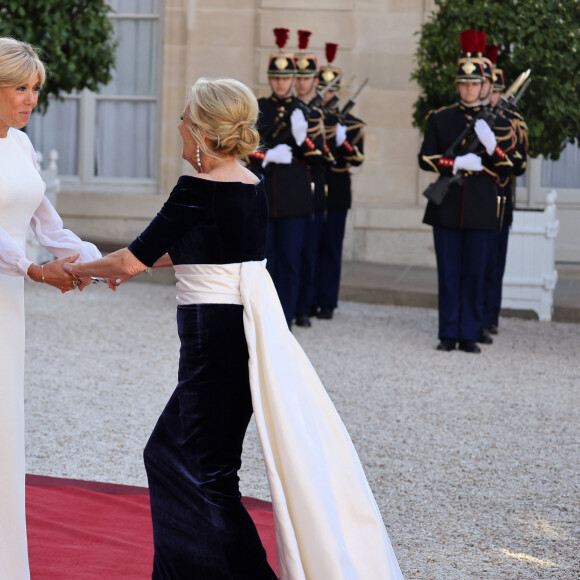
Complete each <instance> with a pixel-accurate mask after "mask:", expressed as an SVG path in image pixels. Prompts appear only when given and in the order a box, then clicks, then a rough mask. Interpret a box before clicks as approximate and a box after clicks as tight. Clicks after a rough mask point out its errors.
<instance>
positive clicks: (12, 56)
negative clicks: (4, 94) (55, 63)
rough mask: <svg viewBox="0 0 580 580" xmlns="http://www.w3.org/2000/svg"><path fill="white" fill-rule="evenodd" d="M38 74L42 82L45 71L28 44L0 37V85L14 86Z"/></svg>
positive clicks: (29, 80) (30, 79)
mask: <svg viewBox="0 0 580 580" xmlns="http://www.w3.org/2000/svg"><path fill="white" fill-rule="evenodd" d="M37 75H38V78H39V80H40V84H41V85H42V84H44V80H45V78H46V72H45V70H44V65H43V64H42V61H41V60H40V58H39V56H38V54H37V53H36V51H35V50H34V48H33V47H32V46H31V45H30V44H26V43H25V42H20V41H19V40H15V39H14V38H4V37H0V87H15V86H18V85H23V84H26V83H29V82H31V81H32V80H34V78H35V77H36V76H37Z"/></svg>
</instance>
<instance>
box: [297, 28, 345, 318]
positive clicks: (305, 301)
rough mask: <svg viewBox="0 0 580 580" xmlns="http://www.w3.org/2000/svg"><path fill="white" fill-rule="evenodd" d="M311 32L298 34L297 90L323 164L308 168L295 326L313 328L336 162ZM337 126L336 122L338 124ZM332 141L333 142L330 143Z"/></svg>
mask: <svg viewBox="0 0 580 580" xmlns="http://www.w3.org/2000/svg"><path fill="white" fill-rule="evenodd" d="M310 35H311V32H310V31H308V30H299V31H298V48H299V50H300V52H299V53H297V54H296V59H295V60H296V81H295V90H296V95H297V96H298V98H299V99H300V100H301V101H302V102H303V103H304V104H305V105H306V106H307V107H308V108H309V109H310V119H311V121H312V122H315V120H318V129H317V131H316V134H315V135H312V137H313V139H316V138H318V136H320V138H321V139H322V147H323V158H324V162H323V163H322V164H320V165H311V166H309V171H310V180H311V186H312V192H313V204H314V207H313V210H314V211H313V213H312V216H311V219H310V220H308V223H307V226H306V232H305V235H304V245H303V248H302V266H301V270H300V290H299V293H298V302H297V304H296V325H297V326H306V327H308V326H310V313H311V308H312V305H313V304H314V297H315V292H316V282H317V280H318V277H317V259H318V248H319V246H320V237H321V234H322V226H323V224H324V211H325V209H326V175H325V174H326V171H327V168H328V167H330V166H332V165H334V163H335V160H334V156H333V154H332V150H331V146H330V145H329V143H327V140H326V137H325V133H324V124H325V118H324V111H323V109H322V108H320V106H321V102H322V96H321V95H320V93H318V92H317V90H316V89H317V86H318V78H317V73H318V60H317V58H316V55H314V54H312V53H307V52H306V49H307V48H308V42H309V39H310ZM335 123H336V121H335ZM331 141H332V140H331Z"/></svg>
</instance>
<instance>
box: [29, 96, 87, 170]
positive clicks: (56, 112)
mask: <svg viewBox="0 0 580 580" xmlns="http://www.w3.org/2000/svg"><path fill="white" fill-rule="evenodd" d="M26 132H27V133H28V136H29V137H30V140H31V141H32V144H33V145H34V148H35V149H36V150H37V151H40V152H41V153H42V154H43V155H44V159H45V163H46V161H47V160H48V154H49V152H50V151H51V150H52V149H56V151H57V152H58V162H57V163H58V172H59V174H60V175H77V174H78V135H79V101H78V99H66V100H65V101H51V102H50V106H49V107H48V111H47V112H46V115H39V114H37V113H35V114H34V115H32V117H31V119H30V123H28V126H27V128H26Z"/></svg>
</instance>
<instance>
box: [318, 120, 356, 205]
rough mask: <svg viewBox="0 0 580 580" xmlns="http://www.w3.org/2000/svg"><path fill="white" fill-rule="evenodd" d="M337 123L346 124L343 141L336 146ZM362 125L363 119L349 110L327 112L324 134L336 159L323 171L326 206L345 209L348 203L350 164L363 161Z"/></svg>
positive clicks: (350, 202) (350, 203)
mask: <svg viewBox="0 0 580 580" xmlns="http://www.w3.org/2000/svg"><path fill="white" fill-rule="evenodd" d="M338 123H340V124H341V125H344V126H345V127H346V141H344V143H342V145H340V147H337V146H336V129H337V125H338ZM364 127H365V123H364V122H363V121H361V120H360V119H358V118H357V117H355V116H354V115H351V114H350V113H349V114H346V115H340V113H339V112H338V111H336V112H334V113H333V112H330V113H327V115H326V117H325V130H326V138H327V140H328V142H329V143H334V150H333V154H334V157H335V159H336V162H335V163H334V164H333V165H332V166H331V167H330V168H329V170H328V173H327V183H328V200H327V208H328V209H330V210H347V209H350V207H351V205H352V187H351V177H350V167H356V166H359V165H361V164H362V162H363V161H364Z"/></svg>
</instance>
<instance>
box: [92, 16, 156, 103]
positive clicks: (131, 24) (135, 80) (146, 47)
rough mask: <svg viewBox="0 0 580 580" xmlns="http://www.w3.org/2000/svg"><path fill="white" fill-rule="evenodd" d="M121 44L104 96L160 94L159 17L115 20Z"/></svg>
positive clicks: (103, 90) (102, 89)
mask: <svg viewBox="0 0 580 580" xmlns="http://www.w3.org/2000/svg"><path fill="white" fill-rule="evenodd" d="M113 24H114V25H115V30H116V34H117V37H118V39H119V46H118V48H117V62H116V65H115V70H114V71H113V80H112V81H111V82H110V83H109V84H108V85H106V86H104V87H101V93H102V94H104V95H133V96H147V97H152V96H155V95H156V93H157V68H158V65H157V60H158V58H157V45H158V38H157V33H158V29H159V23H158V21H157V20H131V19H115V20H114V21H113Z"/></svg>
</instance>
